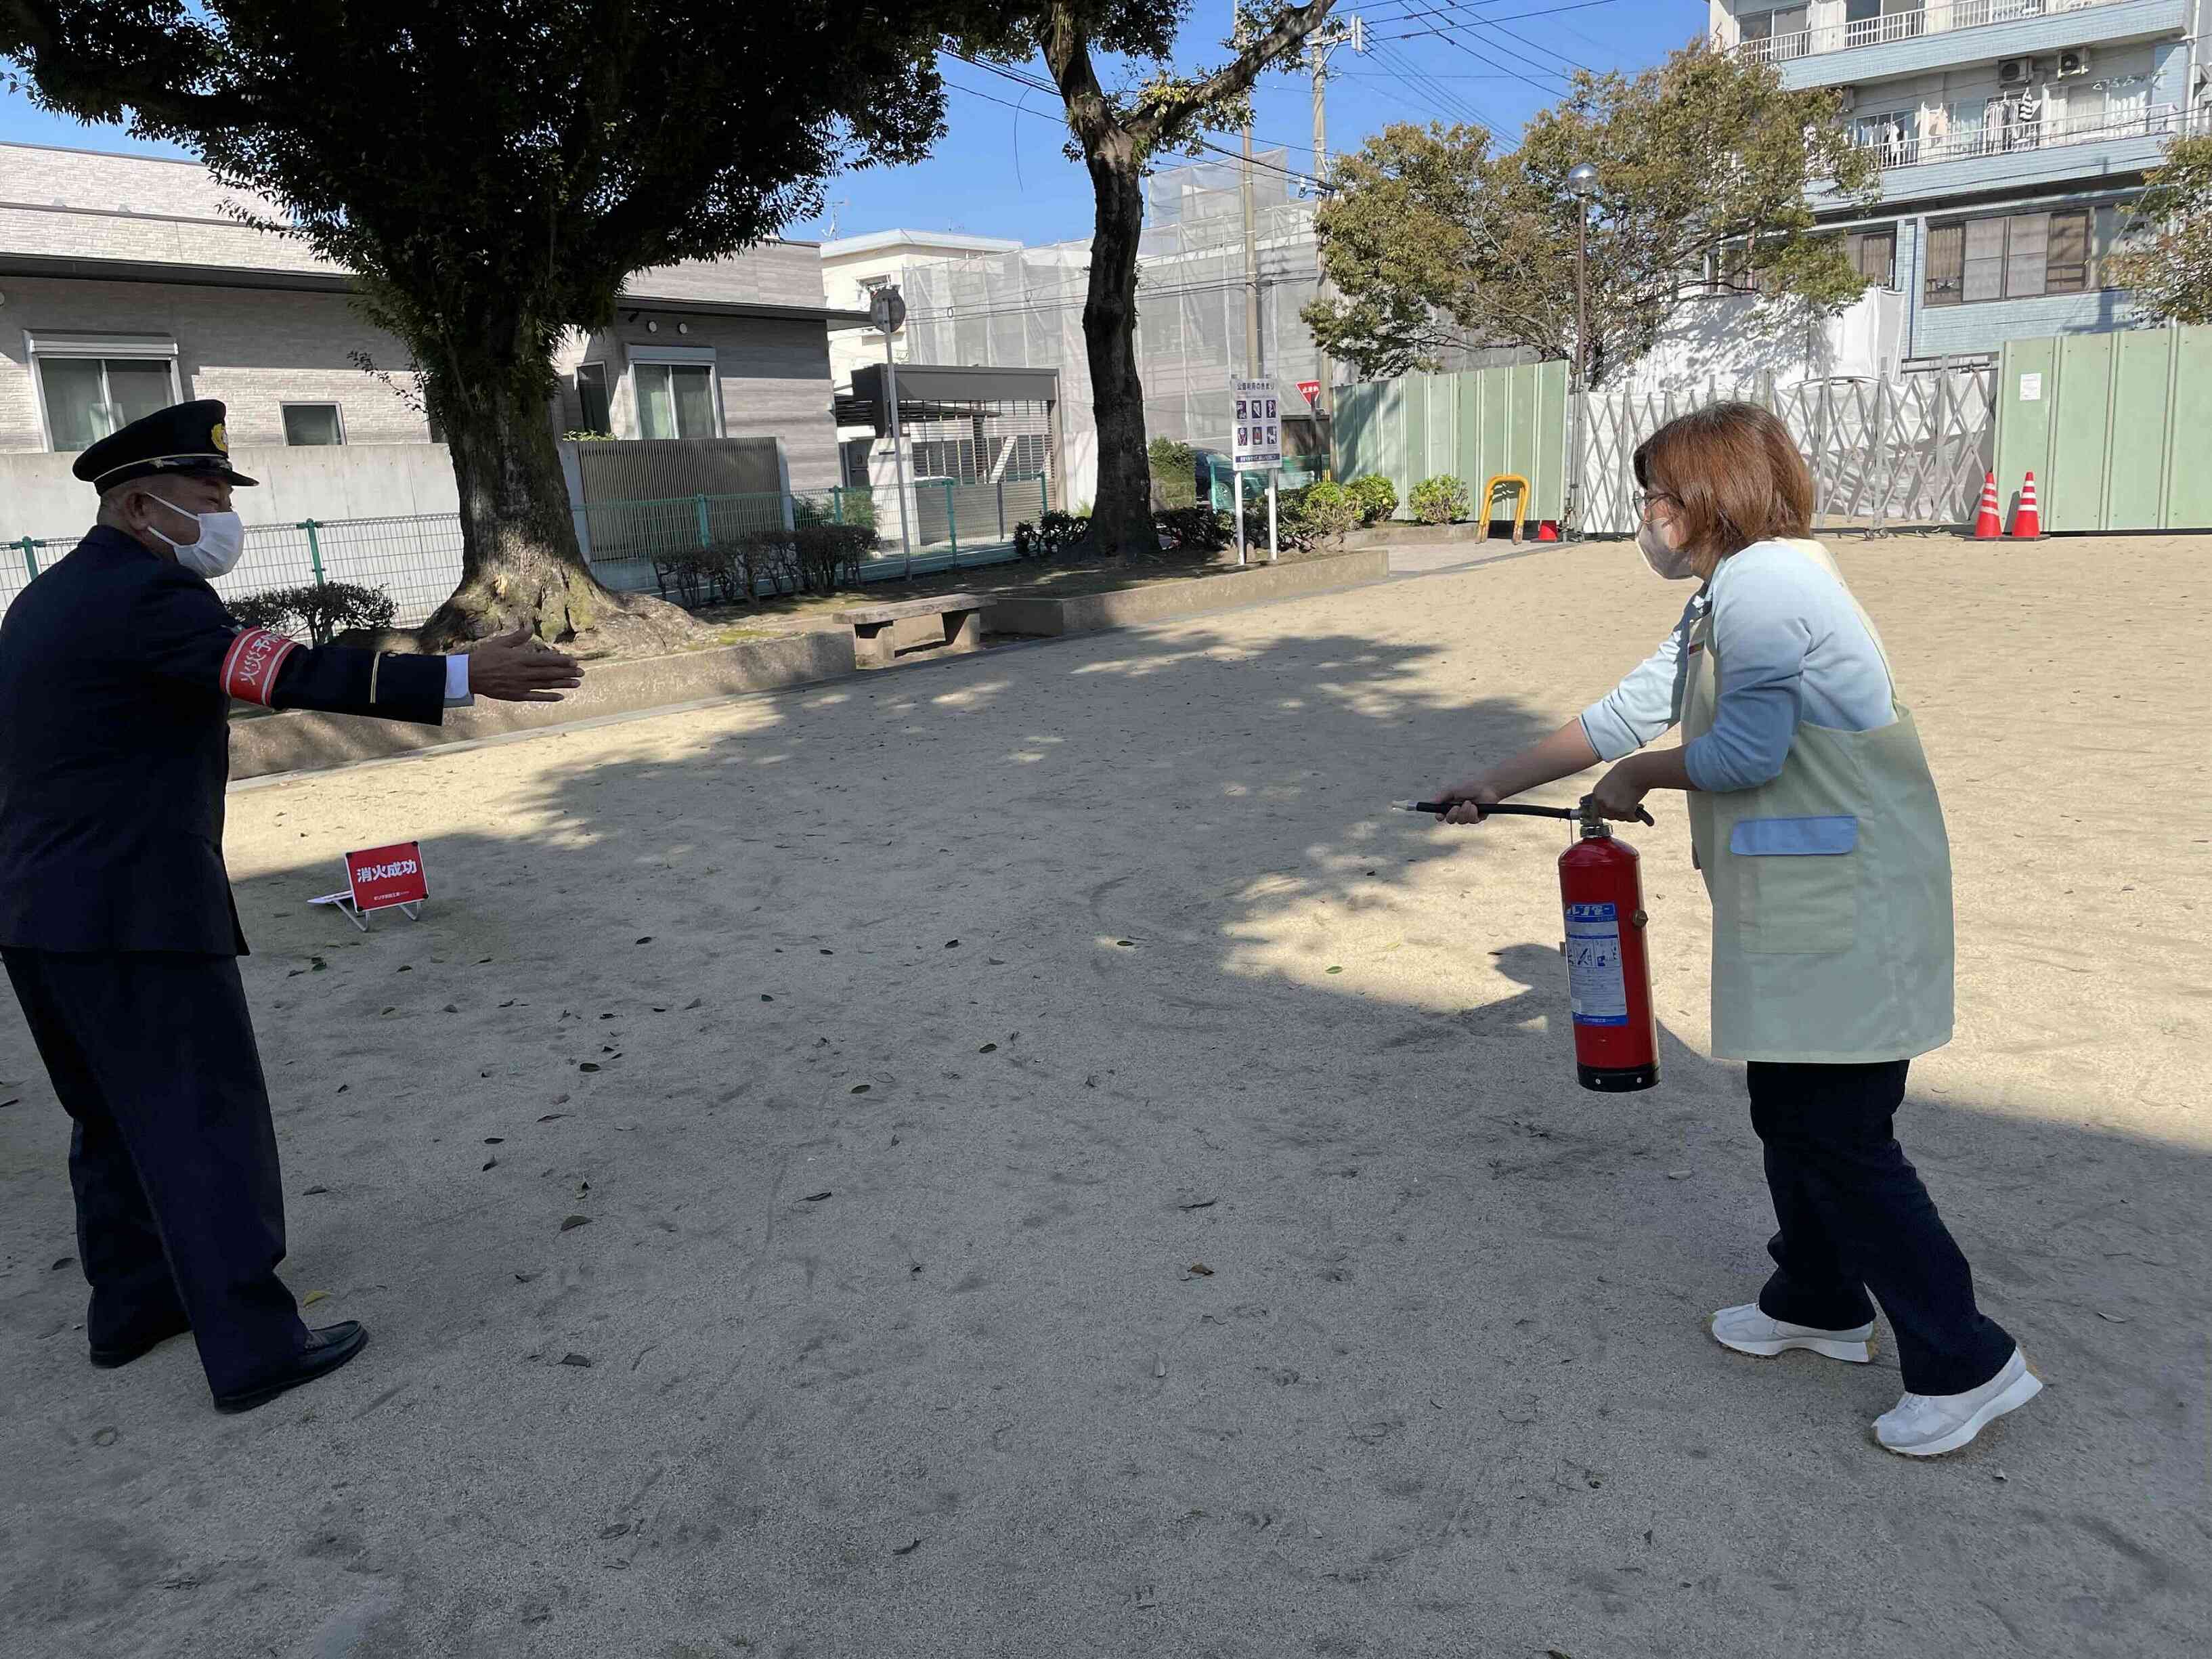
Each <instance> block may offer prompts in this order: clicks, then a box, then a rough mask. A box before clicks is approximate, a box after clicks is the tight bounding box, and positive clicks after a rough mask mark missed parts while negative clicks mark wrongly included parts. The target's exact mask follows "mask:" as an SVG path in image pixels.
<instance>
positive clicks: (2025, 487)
mask: <svg viewBox="0 0 2212 1659" xmlns="http://www.w3.org/2000/svg"><path fill="white" fill-rule="evenodd" d="M2012 538H2013V540H2015V541H2016V542H2033V541H2040V540H2041V539H2042V538H2043V514H2042V513H2040V512H2039V511H2038V510H2037V508H2036V505H2035V474H2033V472H2031V473H2029V474H2028V475H2027V483H2024V484H2022V485H2021V487H2020V506H2019V507H2017V508H2016V509H2015V511H2014V513H2013V515H2012Z"/></svg>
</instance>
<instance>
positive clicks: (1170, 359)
mask: <svg viewBox="0 0 2212 1659" xmlns="http://www.w3.org/2000/svg"><path fill="white" fill-rule="evenodd" d="M1288 164H1289V155H1288V153H1287V152H1285V151H1283V150H1279V149H1277V150H1268V151H1263V152H1261V154H1260V155H1257V156H1256V157H1255V164H1254V166H1253V168H1252V193H1253V205H1254V221H1255V244H1256V254H1257V269H1258V280H1259V290H1260V330H1259V333H1260V361H1259V362H1258V363H1257V364H1256V365H1252V364H1248V362H1247V361H1246V350H1245V338H1244V332H1245V331H1244V321H1245V304H1246V301H1245V292H1246V290H1245V276H1244V210H1243V193H1242V190H1241V188H1240V183H1239V178H1238V175H1239V173H1240V172H1241V171H1242V169H1241V167H1240V166H1239V164H1238V163H1237V162H1236V161H1206V162H1201V163H1199V164H1197V165H1195V166H1191V167H1172V168H1168V169H1165V170H1164V171H1162V172H1159V173H1154V174H1153V175H1152V178H1151V179H1148V180H1146V191H1145V194H1146V228H1145V233H1144V237H1143V240H1142V241H1141V242H1140V244H1139V251H1138V256H1137V373H1138V376H1139V379H1140V380H1142V381H1143V382H1144V387H1145V430H1146V435H1147V436H1148V437H1154V438H1161V437H1164V438H1174V439H1176V440H1178V441H1181V442H1183V443H1187V444H1190V445H1193V446H1194V447H1199V448H1211V449H1224V450H1225V449H1226V448H1227V447H1228V438H1229V428H1230V427H1231V424H1232V422H1231V418H1230V414H1231V391H1230V387H1231V382H1232V381H1234V380H1240V379H1255V378H1258V376H1259V375H1261V374H1271V375H1273V377H1274V379H1275V380H1276V382H1277V383H1278V385H1279V386H1281V388H1282V390H1283V392H1284V393H1285V396H1288V397H1295V396H1296V395H1297V382H1299V381H1301V380H1319V379H1320V378H1321V372H1322V371H1321V364H1322V356H1321V350H1320V348H1319V347H1318V346H1316V344H1315V343H1314V338H1313V335H1312V333H1311V332H1310V331H1309V330H1308V329H1307V327H1306V325H1304V323H1303V322H1302V321H1300V320H1299V316H1298V313H1300V312H1301V311H1302V310H1303V309H1304V307H1305V306H1306V304H1307V303H1308V302H1309V301H1311V300H1312V298H1313V296H1314V286H1315V281H1316V276H1317V275H1318V265H1317V263H1316V257H1315V245H1314V225H1313V219H1314V204H1313V203H1312V202H1311V201H1310V200H1305V199H1301V198H1298V197H1293V196H1292V195H1291V178H1290V175H1289V173H1288V172H1287V167H1288ZM1090 261H1091V244H1090V242H1089V240H1087V239H1086V240H1082V241H1075V242H1055V243H1052V244H1049V245H1048V246H1042V247H1025V248H1022V249H1020V250H1018V252H1008V253H992V254H983V255H980V256H978V257H976V258H969V259H957V260H946V261H943V262H941V263H933V264H920V265H914V266H910V267H909V268H908V276H907V282H906V287H905V297H906V301H907V323H906V325H907V330H908V339H909V341H910V350H909V355H910V359H911V361H913V362H924V363H960V364H976V363H981V364H987V365H989V366H991V367H993V368H1056V369H1058V370H1059V371H1060V410H1061V417H1062V420H1063V422H1064V425H1065V430H1066V458H1067V483H1068V489H1067V499H1068V500H1069V501H1072V502H1079V501H1090V500H1091V499H1092V498H1093V497H1094V496H1095V495H1096V494H1097V477H1098V469H1097V428H1096V423H1095V422H1094V421H1093V419H1092V416H1091V370H1090V365H1089V362H1088V361H1087V360H1086V358H1085V355H1084V346H1083V297H1084V291H1085V285H1086V283H1088V281H1089V275H1088V273H1089V270H1090Z"/></svg>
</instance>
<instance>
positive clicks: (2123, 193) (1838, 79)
mask: <svg viewBox="0 0 2212 1659" xmlns="http://www.w3.org/2000/svg"><path fill="white" fill-rule="evenodd" d="M2208 18H2212V0H1927V3H1917V0H1809V3H1808V0H1798V3H1796V4H1777V3H1775V0H1711V32H1712V38H1713V40H1714V43H1715V44H1716V45H1717V46H1719V47H1721V48H1722V49H1723V50H1727V51H1732V52H1742V53H1745V54H1747V55H1750V56H1753V57H1756V58H1759V59H1761V60H1763V61H1766V62H1771V63H1773V64H1776V65H1777V66H1778V68H1779V69H1780V70H1781V73H1782V76H1783V80H1784V84H1785V85H1788V86H1790V87H1792V88H1799V87H1834V88H1840V89H1841V90H1842V93H1843V95H1844V114H1843V119H1844V121H1845V122H1846V123H1847V125H1848V128H1849V131H1850V135H1851V137H1852V139H1853V141H1854V142H1855V143H1858V144H1860V145H1863V146H1864V147H1866V148H1868V149H1871V150H1873V151H1874V152H1875V154H1876V155H1877V157H1878V158H1879V160H1880V161H1881V199H1880V200H1879V202H1878V203H1877V204H1875V206H1874V207H1873V208H1872V209H1869V210H1861V209H1860V208H1859V207H1858V206H1857V204H1845V203H1843V202H1841V201H1839V200H1838V199H1837V198H1835V197H1826V198H1821V197H1816V198H1815V200H1814V208H1815V210H1819V211H1820V212H1821V216H1822V217H1823V219H1824V220H1825V221H1826V222H1828V223H1830V224H1831V225H1832V226H1833V227H1834V228H1836V229H1837V230H1838V231H1839V232H1841V233H1843V234H1844V235H1845V237H1846V238H1847V239H1848V243H1849V246H1850V250H1851V252H1852V255H1853V257H1854V258H1855V259H1856V260H1857V262H1858V266H1859V269H1860V270H1862V271H1863V272H1864V273H1866V274H1867V275H1868V276H1871V277H1873V278H1874V279H1875V281H1876V282H1878V283H1881V284H1882V285H1883V286H1885V287H1888V288H1892V289H1897V290H1898V291H1899V292H1900V293H1901V294H1902V295H1904V296H1905V356H1906V358H1907V359H1908V360H1915V359H1926V358H1932V357H1939V356H1955V355H1962V354H1974V353H1983V352H1991V351H1995V350H1996V349H1997V348H1998V347H1999V346H2000V345H2002V343H2004V342H2005V341H2007V340H2009V339H2018V338H2025V337H2034V336H2039V335H2050V334H2065V333H2075V332H2085V331H2095V330H2100V329H2108V328H2118V327H2125V326H2127V325H2128V324H2129V308H2128V300H2127V295H2126V293H2125V291H2124V290H2123V289H2118V288H2116V287H2114V286H2112V283H2111V280H2110V275H2109V256H2110V255H2111V253H2112V251H2113V248H2114V246H2115V245H2116V244H2117V243H2118V241H2119V240H2120V238H2121V236H2122V235H2123V234H2124V229H2125V227H2126V224H2127V221H2128V215H2127V204H2128V203H2129V202H2130V199H2131V198H2132V197H2134V195H2135V194H2136V191H2137V190H2138V189H2139V187H2140V186H2141V184H2142V177H2143V174H2144V173H2145V172H2146V171H2147V170H2148V169H2149V168H2151V167H2154V166H2156V165H2157V163H2158V161H2159V158H2160V155H2161V153H2162V152H2163V150H2164V149H2165V147H2166V143H2168V142H2169V140H2171V139H2172V137H2175V136H2176V135H2178V134H2181V133H2184V132H2190V131H2196V132H2205V131H2212V119H2208V112H2212V102H2209V101H2208V99H2207V88H2206V82H2207V78H2208V77H2207V73H2206V70H2207V67H2208V65H2212V56H2209V55H2208V54H2207V53H2206V52H2205V51H2204V47H2203V42H2202V40H2201V35H2202V32H2203V25H2204V24H2205V22H2206V21H2207V20H2208Z"/></svg>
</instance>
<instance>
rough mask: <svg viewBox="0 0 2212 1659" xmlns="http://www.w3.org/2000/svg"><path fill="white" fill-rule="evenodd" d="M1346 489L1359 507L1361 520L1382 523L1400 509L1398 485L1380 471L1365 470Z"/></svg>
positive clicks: (1362, 521)
mask: <svg viewBox="0 0 2212 1659" xmlns="http://www.w3.org/2000/svg"><path fill="white" fill-rule="evenodd" d="M1345 489H1347V490H1349V491H1350V492H1351V494H1352V501H1354V502H1356V503H1357V504H1358V507H1359V522H1360V523H1362V524H1381V523H1382V522H1383V520H1385V519H1387V518H1389V516H1390V515H1391V514H1392V513H1395V512H1396V511H1397V510H1398V486H1397V485H1395V484H1394V483H1391V482H1390V481H1389V479H1388V478H1386V477H1383V475H1382V474H1381V473H1380V472H1363V473H1361V474H1360V475H1359V476H1358V477H1356V478H1354V479H1353V480H1352V482H1351V483H1348V484H1346V485H1345Z"/></svg>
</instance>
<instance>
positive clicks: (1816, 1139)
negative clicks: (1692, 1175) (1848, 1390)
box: [1749, 1060, 2013, 1394]
mask: <svg viewBox="0 0 2212 1659" xmlns="http://www.w3.org/2000/svg"><path fill="white" fill-rule="evenodd" d="M1909 1064H1910V1062H1909V1061H1906V1060H1891V1061H1887V1062H1884V1063H1882V1064H1879V1065H1871V1066H1801V1065H1796V1064H1789V1065H1783V1064H1777V1063H1774V1062H1771V1061H1761V1060H1754V1061H1753V1062H1752V1063H1751V1066H1750V1067H1749V1079H1750V1084H1751V1124H1752V1127H1753V1128H1754V1129H1756V1130H1757V1131H1758V1132H1759V1140H1760V1141H1761V1142H1762V1143H1763V1144H1764V1145H1765V1149H1766V1185H1767V1188H1768V1190H1769V1191H1770V1192H1771V1193H1772V1194H1773V1195H1774V1218H1775V1220H1776V1221H1778V1223H1780V1224H1781V1231H1779V1232H1778V1233H1776V1234H1775V1235H1774V1237H1773V1239H1772V1241H1771V1242H1770V1243H1768V1245H1767V1247H1766V1249H1767V1253H1768V1254H1769V1255H1771V1256H1773V1258H1774V1263H1775V1273H1774V1276H1773V1277H1772V1278H1771V1279H1768V1280H1767V1281H1766V1287H1765V1289H1764V1290H1762V1291H1760V1292H1759V1308H1760V1309H1761V1310H1762V1311H1764V1312H1765V1313H1766V1314H1767V1315H1768V1316H1771V1317H1772V1318H1775V1319H1785V1320H1788V1321H1789V1322H1790V1323H1791V1324H1793V1325H1812V1326H1816V1327H1818V1328H1820V1329H1823V1330H1844V1329H1848V1328H1850V1327H1852V1326H1855V1325H1863V1324H1865V1323H1866V1322H1868V1321H1869V1320H1871V1319H1872V1318H1873V1317H1874V1303H1873V1302H1869V1301H1868V1300H1867V1292H1868V1291H1873V1292H1874V1300H1875V1302H1879V1303H1881V1310H1882V1311H1883V1312H1884V1313H1886V1314H1887V1315H1888V1316H1889V1322H1890V1324H1891V1326H1892V1327H1893V1328H1894V1329H1895V1330H1896V1332H1897V1358H1898V1364H1899V1369H1900V1370H1902V1371H1903V1372H1904V1376H1905V1389H1906V1391H1907V1392H1908V1393H1911V1394H1964V1393H1965V1392H1966V1390H1967V1389H1978V1388H1979V1387H1981V1385H1982V1384H1983V1383H1986V1382H1988V1381H1989V1380H1990V1378H1991V1377H1993V1376H1996V1374H1997V1372H1998V1370H2000V1369H2002V1366H2003V1364H2004V1363H2005V1361H2006V1360H2007V1359H2008V1358H2011V1355H2012V1351H2013V1340H2012V1338H2011V1337H2009V1336H2008V1335H2007V1334H2005V1332H2004V1330H2003V1328H2002V1327H2001V1326H1999V1325H1998V1324H1997V1323H1996V1322H1995V1321H1994V1320H1991V1319H1989V1318H1986V1317H1984V1315H1983V1314H1982V1311H1981V1310H1980V1309H1978V1308H1977V1307H1976V1306H1975V1305H1974V1279H1973V1274H1972V1273H1971V1272H1970V1271H1969V1270H1968V1268H1967V1267H1966V1256H1965V1255H1963V1254H1961V1253H1960V1249H1959V1246H1958V1244H1957V1243H1956V1242H1955V1241H1954V1240H1953V1238H1952V1237H1951V1234H1950V1232H1949V1230H1948V1229H1947V1228H1946V1227H1945V1226H1944V1225H1943V1218H1942V1217H1941V1216H1939V1215H1937V1214H1936V1202H1935V1200H1933V1199H1931V1198H1929V1196H1928V1189H1927V1188H1925V1187H1923V1185H1921V1183H1920V1174H1919V1171H1918V1170H1915V1169H1914V1168H1913V1167H1912V1165H1911V1164H1910V1163H1908V1162H1906V1160H1905V1149H1904V1148H1903V1147H1902V1146H1899V1145H1898V1144H1897V1138H1896V1136H1895V1134H1894V1133H1892V1130H1891V1120H1892V1118H1893V1116H1894V1115H1895V1114H1896V1111H1897V1109H1898V1107H1899V1106H1900V1105H1901V1104H1903V1103H1904V1100H1905V1068H1906V1066H1908V1065H1909Z"/></svg>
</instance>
